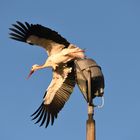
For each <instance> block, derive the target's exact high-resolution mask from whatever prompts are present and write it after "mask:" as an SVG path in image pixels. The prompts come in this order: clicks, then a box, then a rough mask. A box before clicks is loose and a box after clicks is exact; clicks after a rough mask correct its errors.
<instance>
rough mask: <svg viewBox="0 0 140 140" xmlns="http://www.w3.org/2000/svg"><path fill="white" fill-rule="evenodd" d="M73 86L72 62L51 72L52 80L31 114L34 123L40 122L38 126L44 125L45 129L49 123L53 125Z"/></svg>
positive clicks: (73, 72)
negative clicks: (40, 102) (42, 98)
mask: <svg viewBox="0 0 140 140" xmlns="http://www.w3.org/2000/svg"><path fill="white" fill-rule="evenodd" d="M74 86H75V71H74V63H73V61H72V62H69V64H67V66H66V65H64V64H63V66H62V65H61V66H59V67H58V68H57V69H56V70H55V71H54V72H53V79H52V82H51V84H50V86H49V87H48V89H47V91H46V92H45V96H44V100H43V103H42V104H41V106H40V107H39V108H38V109H37V110H36V112H35V113H33V114H32V117H33V120H35V119H37V121H36V123H39V122H41V123H40V126H42V125H43V124H44V123H46V126H45V127H47V126H48V124H49V122H50V121H51V125H53V123H54V119H55V118H57V114H58V113H59V111H60V110H61V109H62V108H63V106H64V104H65V102H66V101H67V100H68V99H69V97H70V95H71V93H72V91H73V88H74Z"/></svg>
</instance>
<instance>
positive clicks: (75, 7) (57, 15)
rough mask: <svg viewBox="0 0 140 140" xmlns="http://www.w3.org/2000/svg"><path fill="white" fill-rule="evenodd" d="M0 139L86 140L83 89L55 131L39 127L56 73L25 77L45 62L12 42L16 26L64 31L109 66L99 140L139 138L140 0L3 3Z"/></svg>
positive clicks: (40, 52) (43, 56) (41, 56)
mask: <svg viewBox="0 0 140 140" xmlns="http://www.w3.org/2000/svg"><path fill="white" fill-rule="evenodd" d="M0 17H1V21H0V25H1V26H0V34H1V35H0V40H1V41H0V49H1V51H0V64H1V69H0V83H1V84H0V139H2V140H7V139H12V140H19V139H20V140H28V139H33V140H38V139H51V140H54V139H59V140H64V139H67V140H71V139H79V140H85V138H86V127H85V124H86V119H87V105H86V102H85V100H84V98H83V96H82V94H81V93H80V91H79V89H78V88H77V86H76V87H75V89H74V92H73V94H72V96H71V97H70V99H69V101H68V102H67V103H66V105H65V107H64V108H63V110H62V111H61V112H60V113H59V116H58V119H57V120H55V123H54V125H53V126H49V127H48V128H47V129H45V128H44V127H41V128H40V127H38V125H34V124H33V122H32V121H31V118H30V115H31V114H32V113H33V112H34V111H35V110H36V109H37V107H38V106H39V105H40V103H41V102H42V97H43V95H44V91H45V89H46V88H47V86H48V85H49V83H50V80H51V70H50V69H44V70H40V71H38V72H36V73H35V74H34V75H33V76H32V77H31V78H30V79H29V80H26V77H27V75H28V73H29V70H30V68H31V66H32V65H33V64H43V63H44V61H45V59H46V58H47V55H46V53H45V52H44V50H43V49H41V48H39V47H34V46H33V47H32V46H29V45H28V44H25V43H21V42H16V41H14V40H10V39H9V35H8V33H9V29H8V28H10V27H11V24H13V23H15V22H16V21H17V20H18V21H21V22H24V21H27V22H29V23H34V24H36V23H39V24H42V25H44V26H47V27H50V28H52V29H55V30H56V31H58V32H59V33H60V34H61V35H63V36H64V37H65V38H67V40H69V41H70V42H71V43H74V44H76V45H77V46H79V47H81V48H86V55H87V56H88V57H90V58H93V59H95V60H96V61H97V63H98V64H99V65H100V66H101V67H102V70H103V73H104V76H105V82H106V88H105V106H104V108H102V109H95V116H94V118H95V120H96V136H97V140H112V139H113V140H118V139H119V140H126V139H127V140H132V139H140V136H139V125H140V122H139V118H140V111H139V107H140V102H139V99H140V91H139V87H140V82H139V79H140V74H139V72H140V64H139V60H140V1H138V0H116V1H113V0H86V1H84V0H83V1H80V0H70V1H66V0H59V1H55V0H40V1H34V0H30V1H29V0H24V1H19V0H12V1H8V0H4V1H2V2H1V4H0Z"/></svg>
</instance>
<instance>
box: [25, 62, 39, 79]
mask: <svg viewBox="0 0 140 140" xmlns="http://www.w3.org/2000/svg"><path fill="white" fill-rule="evenodd" d="M38 67H39V65H37V64H35V65H33V66H32V68H31V70H30V73H29V75H28V77H27V79H29V78H30V76H31V75H32V74H33V73H34V72H35V71H36V70H37V69H38Z"/></svg>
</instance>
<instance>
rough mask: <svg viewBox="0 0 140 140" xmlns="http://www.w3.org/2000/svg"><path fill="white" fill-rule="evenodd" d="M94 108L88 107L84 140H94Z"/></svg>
mask: <svg viewBox="0 0 140 140" xmlns="http://www.w3.org/2000/svg"><path fill="white" fill-rule="evenodd" d="M93 114H94V107H93V106H89V105H88V120H87V122H86V133H87V134H86V138H87V140H96V136H95V120H94V119H93Z"/></svg>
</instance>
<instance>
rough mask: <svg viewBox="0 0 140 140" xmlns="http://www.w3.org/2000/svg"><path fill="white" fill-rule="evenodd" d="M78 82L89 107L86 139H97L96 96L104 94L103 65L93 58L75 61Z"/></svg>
mask: <svg viewBox="0 0 140 140" xmlns="http://www.w3.org/2000/svg"><path fill="white" fill-rule="evenodd" d="M75 65H76V76H77V84H78V87H79V89H80V90H81V92H82V94H83V96H84V98H85V100H86V101H87V107H88V119H87V121H86V140H95V139H96V136H95V135H96V134H95V120H94V119H93V116H94V107H95V106H94V103H93V99H94V98H95V97H102V96H103V94H104V76H103V74H102V71H101V67H100V66H98V65H97V63H96V62H95V61H94V60H93V59H87V58H86V59H79V60H76V61H75Z"/></svg>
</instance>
